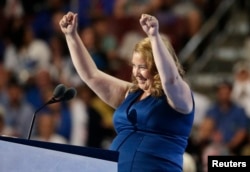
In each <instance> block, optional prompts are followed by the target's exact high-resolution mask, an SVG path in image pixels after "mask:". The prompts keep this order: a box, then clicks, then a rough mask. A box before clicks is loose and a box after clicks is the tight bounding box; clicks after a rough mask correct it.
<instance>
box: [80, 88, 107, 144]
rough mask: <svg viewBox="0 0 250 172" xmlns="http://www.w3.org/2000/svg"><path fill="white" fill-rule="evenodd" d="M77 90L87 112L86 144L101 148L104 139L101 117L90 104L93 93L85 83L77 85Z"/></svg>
mask: <svg viewBox="0 0 250 172" xmlns="http://www.w3.org/2000/svg"><path fill="white" fill-rule="evenodd" d="M78 91H79V93H78V94H79V97H80V98H81V99H82V100H83V102H84V103H85V105H86V112H87V114H88V129H87V131H88V137H87V146H89V147H97V148H102V142H103V139H104V127H103V119H102V116H101V115H100V113H99V112H98V111H97V110H96V109H95V107H93V105H92V100H93V97H94V96H95V94H94V92H93V91H92V90H91V89H90V88H89V87H88V86H87V85H82V86H81V87H79V89H78Z"/></svg>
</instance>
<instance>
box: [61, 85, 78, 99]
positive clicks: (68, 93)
mask: <svg viewBox="0 0 250 172" xmlns="http://www.w3.org/2000/svg"><path fill="white" fill-rule="evenodd" d="M76 93H77V91H76V89H75V88H73V87H71V88H68V89H67V90H66V91H65V93H64V95H63V97H62V99H61V100H62V101H68V100H71V99H72V98H74V97H75V96H76Z"/></svg>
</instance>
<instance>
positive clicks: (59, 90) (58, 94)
mask: <svg viewBox="0 0 250 172" xmlns="http://www.w3.org/2000/svg"><path fill="white" fill-rule="evenodd" d="M65 90H66V87H65V86H64V85H63V84H59V85H57V86H56V88H55V90H54V92H53V97H52V98H51V99H50V100H49V101H48V102H46V103H45V104H43V105H42V106H41V107H40V108H38V109H37V110H36V111H35V112H34V113H33V117H32V121H31V125H30V129H29V135H28V138H27V139H28V140H30V136H31V133H32V129H33V125H34V122H35V118H36V114H37V112H39V111H40V110H41V109H43V108H44V107H45V106H47V105H48V104H52V103H56V102H59V101H60V100H61V99H62V98H63V97H64V95H65V93H66V91H65Z"/></svg>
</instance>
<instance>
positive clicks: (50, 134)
mask: <svg viewBox="0 0 250 172" xmlns="http://www.w3.org/2000/svg"><path fill="white" fill-rule="evenodd" d="M55 124H56V123H55V118H54V116H53V114H52V113H51V112H49V111H42V112H41V113H39V114H38V115H37V118H36V127H37V134H36V136H35V137H34V138H33V139H34V140H39V141H45V142H53V143H62V144H66V143H67V140H66V139H65V138H64V137H63V136H61V135H59V134H58V133H56V128H55V127H56V126H55Z"/></svg>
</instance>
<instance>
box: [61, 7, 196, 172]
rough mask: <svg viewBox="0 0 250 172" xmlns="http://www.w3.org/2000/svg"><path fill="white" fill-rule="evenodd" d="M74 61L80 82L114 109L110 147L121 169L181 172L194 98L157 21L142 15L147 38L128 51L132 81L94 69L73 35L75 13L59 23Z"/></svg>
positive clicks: (76, 35) (76, 34) (67, 15)
mask: <svg viewBox="0 0 250 172" xmlns="http://www.w3.org/2000/svg"><path fill="white" fill-rule="evenodd" d="M59 24H60V26H61V29H62V32H63V33H64V34H65V37H66V41H67V44H68V47H69V50H70V54H71V57H72V61H73V63H74V65H75V68H76V70H77V72H78V73H79V75H80V77H81V78H82V80H83V81H84V82H85V83H86V84H87V85H88V86H89V87H90V88H91V89H93V91H94V92H95V93H96V94H97V95H98V96H99V97H100V98H101V99H102V100H103V101H104V102H106V103H107V104H109V105H110V106H112V107H113V108H115V109H116V111H115V113H114V126H115V130H116V132H117V136H116V138H115V139H114V141H113V143H112V145H111V148H110V149H112V150H116V151H119V162H118V171H119V172H123V171H124V172H125V171H126V172H128V171H133V172H134V171H135V172H140V171H143V172H147V171H171V172H174V171H175V172H177V171H178V172H181V171H182V163H183V154H184V151H185V148H186V146H187V139H188V137H189V134H190V130H191V127H192V123H193V115H194V102H193V97H192V92H191V90H190V87H189V86H188V84H187V83H186V82H185V81H184V80H183V78H182V76H183V70H182V68H181V65H180V63H179V62H178V59H177V57H176V55H175V53H174V51H173V48H172V47H171V45H170V44H169V42H168V41H167V40H164V39H162V37H161V35H160V34H159V29H158V28H159V24H158V20H157V19H156V18H155V17H154V16H150V15H147V14H143V15H142V16H141V18H140V24H141V27H142V29H143V30H144V32H145V33H146V34H147V38H145V39H144V40H142V41H141V42H139V43H138V44H137V45H136V46H135V49H134V51H133V55H132V61H131V62H132V74H133V77H132V78H133V81H132V82H131V83H129V82H126V81H122V80H120V79H117V78H114V77H112V76H110V75H108V74H106V73H104V72H102V71H100V70H98V68H97V67H96V65H95V63H94V62H93V60H92V58H91V56H90V55H89V53H88V51H87V50H86V48H85V46H84V45H83V43H82V42H81V40H80V38H79V36H78V33H77V14H74V13H72V12H69V13H67V14H66V15H65V16H64V17H63V18H62V19H61V21H60V23H59Z"/></svg>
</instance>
